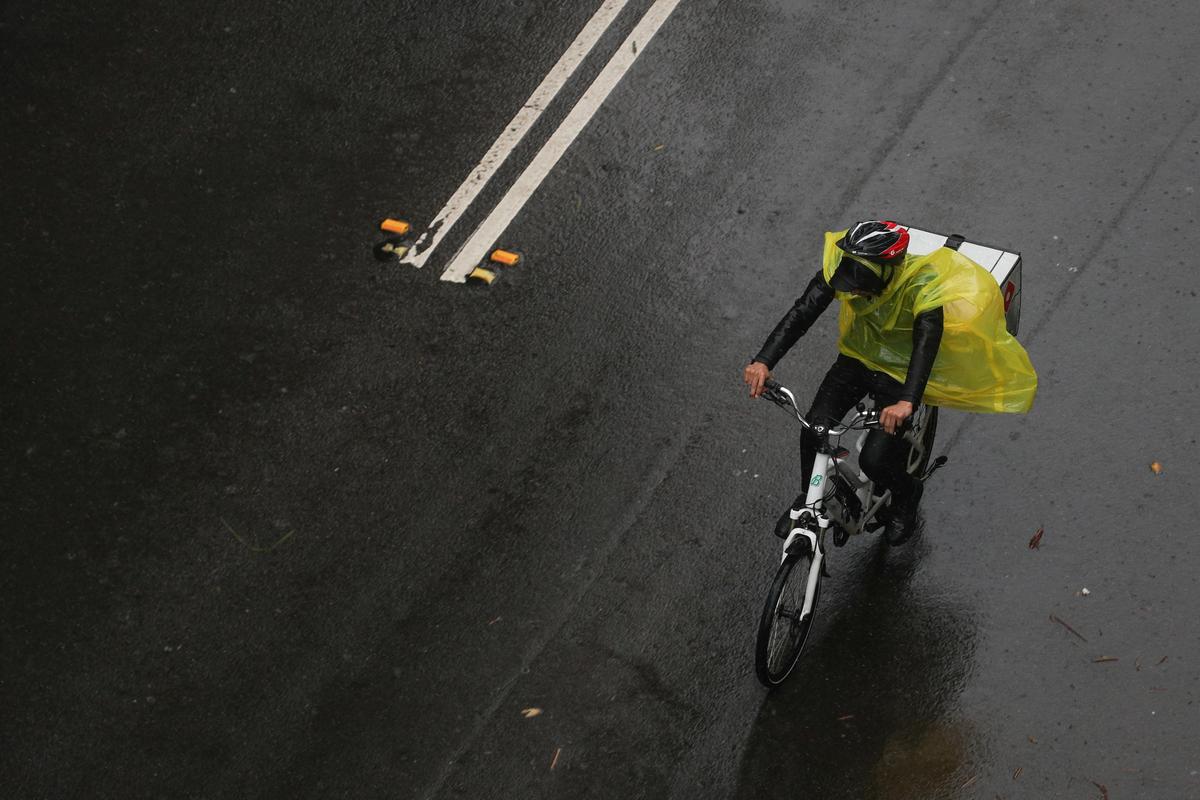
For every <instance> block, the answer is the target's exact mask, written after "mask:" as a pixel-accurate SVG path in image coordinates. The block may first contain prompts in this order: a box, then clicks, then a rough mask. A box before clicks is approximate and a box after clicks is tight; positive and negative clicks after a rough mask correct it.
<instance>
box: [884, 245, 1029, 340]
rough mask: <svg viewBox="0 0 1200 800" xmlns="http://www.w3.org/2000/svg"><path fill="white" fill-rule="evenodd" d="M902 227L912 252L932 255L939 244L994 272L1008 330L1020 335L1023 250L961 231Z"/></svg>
mask: <svg viewBox="0 0 1200 800" xmlns="http://www.w3.org/2000/svg"><path fill="white" fill-rule="evenodd" d="M901 227H903V228H907V229H908V236H909V242H908V252H909V253H911V254H912V255H917V256H923V255H928V254H929V253H932V252H933V251H934V250H937V249H938V248H939V247H949V248H950V249H952V250H957V251H958V252H960V253H962V254H963V255H964V256H966V257H967V258H969V259H971V260H972V261H974V262H975V263H976V264H978V265H979V266H981V267H983V268H984V269H986V270H987V271H988V272H990V273H991V274H992V277H993V278H995V279H996V283H997V284H999V285H1000V296H1001V297H1002V298H1004V319H1005V322H1006V323H1007V325H1006V327H1007V328H1008V332H1009V333H1011V334H1012V335H1013V336H1016V335H1017V328H1018V327H1019V326H1020V324H1021V254H1020V253H1015V252H1012V251H1011V250H1002V249H1001V248H999V247H991V246H989V245H983V244H976V243H974V242H968V241H967V240H966V239H964V238H963V237H962V236H959V235H957V234H955V235H952V236H945V235H943V234H940V233H930V232H929V231H923V230H920V229H919V228H913V227H911V226H909V225H903V224H902V225H901Z"/></svg>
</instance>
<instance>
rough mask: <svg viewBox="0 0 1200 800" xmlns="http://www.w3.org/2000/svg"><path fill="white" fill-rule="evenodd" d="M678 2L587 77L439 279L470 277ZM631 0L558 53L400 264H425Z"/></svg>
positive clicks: (650, 15)
mask: <svg viewBox="0 0 1200 800" xmlns="http://www.w3.org/2000/svg"><path fill="white" fill-rule="evenodd" d="M680 2H681V0H656V1H655V3H654V5H652V6H651V7H650V9H649V10H648V11H647V12H646V14H645V15H644V16H643V17H642V19H641V20H640V21H639V22H638V24H637V25H636V26H635V27H634V29H633V31H632V32H631V33H630V34H629V36H628V37H626V39H625V41H624V42H623V43H622V44H621V47H620V49H618V50H617V52H616V54H615V55H613V57H612V58H611V59H609V62H608V63H607V64H606V65H605V66H604V69H603V70H601V71H600V74H599V75H598V76H596V79H595V80H594V81H592V85H591V86H589V87H588V89H587V91H586V92H585V93H584V95H583V97H581V98H580V99H579V102H578V103H576V104H575V107H574V108H572V109H571V111H570V113H569V114H567V117H566V119H564V120H563V121H562V124H560V125H559V126H558V130H556V131H555V132H554V134H553V135H552V136H551V137H550V139H549V140H548V141H547V142H546V144H544V145H543V146H542V149H541V150H540V151H538V154H537V155H536V156H534V158H533V161H531V162H530V163H529V166H528V167H526V168H525V171H524V172H522V173H521V176H520V177H519V178H517V181H516V183H514V184H513V185H512V187H511V188H510V189H509V190H508V192H507V193H506V194H505V195H504V197H503V199H501V201H500V203H499V204H498V205H497V206H496V207H495V208H494V209H493V210H492V213H491V214H489V215H488V217H487V219H485V220H484V221H483V223H482V224H481V225H480V226H479V228H478V229H477V230H476V231H475V233H474V234H472V235H471V238H470V239H468V240H467V243H466V244H464V245H463V246H462V248H461V249H460V250H459V251H458V253H457V255H455V256H454V258H453V259H452V260H451V262H450V264H449V266H447V267H446V270H445V271H444V272H443V273H442V280H444V281H453V282H455V283H463V282H465V281H466V279H467V276H468V275H469V274H470V273H471V271H472V270H473V269H474V268H475V267H476V265H478V264H479V262H480V261H482V260H483V258H484V257H485V256H486V255H487V251H488V249H489V248H490V247H491V246H492V245H493V244H495V242H496V240H497V239H498V238H499V237H500V235H501V234H503V233H504V230H505V229H506V228H507V227H508V226H509V224H510V223H511V222H512V221H513V218H515V217H516V215H517V214H518V213H519V212H520V210H521V208H522V207H523V206H524V205H525V203H526V201H527V200H529V198H530V197H531V196H532V195H533V193H534V192H535V191H537V188H538V186H540V185H541V183H542V181H543V180H545V178H546V176H547V175H549V174H550V171H551V170H552V169H553V168H554V165H555V164H557V163H558V160H559V159H560V158H562V155H563V153H565V152H566V151H567V148H568V147H570V145H571V143H572V142H573V141H575V138H576V137H577V136H578V135H579V133H580V131H582V130H583V129H584V127H585V126H586V125H587V123H588V121H589V120H591V118H592V117H593V116H594V115H595V113H596V111H597V110H599V108H600V106H601V104H603V103H604V101H605V99H606V98H607V97H608V95H609V94H610V93H611V92H612V90H613V88H614V87H616V85H617V84H618V83H619V82H620V80H621V78H622V77H624V75H625V73H626V72H627V71H628V70H629V68H630V67H631V66H632V65H633V62H634V61H636V60H637V57H638V56H639V55H640V54H641V53H642V52H643V51H644V50H645V49H646V46H647V45H648V44H649V43H650V40H651V39H652V38H654V35H655V34H656V33H658V30H659V28H661V27H662V24H663V23H664V22H666V20H667V18H668V17H669V16H671V12H673V11H674V10H675V7H676V6H678V5H679V3H680ZM628 3H629V0H606V2H605V3H604V4H603V5H601V6H600V9H599V10H598V11H597V12H596V13H595V14H594V15H593V16H592V18H591V19H590V20H589V21H588V23H587V25H585V26H584V28H583V30H582V31H580V33H579V36H577V37H576V38H575V41H574V42H572V43H571V46H570V47H568V48H567V51H566V52H565V53H563V55H562V57H561V58H559V60H558V63H557V64H555V66H554V68H553V69H552V70H551V71H550V73H549V74H548V75H547V76H546V77H545V78H544V79H543V80H542V82H541V84H540V85H539V86H538V88H537V89H536V90H535V91H534V93H533V94H532V95H531V96H530V98H529V100H528V101H527V102H526V103H525V105H524V106H523V107H522V108H521V110H520V111H518V112H517V115H516V116H515V117H513V119H512V122H510V123H509V124H508V126H507V127H506V128H505V129H504V132H503V133H501V134H500V137H499V138H497V139H496V141H495V143H493V144H492V146H491V148H490V149H489V150H488V152H487V154H486V155H484V157H483V160H481V161H480V162H479V164H478V165H477V166H476V167H475V169H474V170H472V171H471V174H470V176H468V178H467V180H466V181H464V182H463V184H462V185H461V186H460V187H459V188H458V191H456V192H455V193H454V195H453V196H452V197H451V198H450V200H449V202H447V203H446V206H445V207H444V208H443V209H442V210H441V212H439V214H438V216H437V217H435V218H434V221H433V222H432V223H431V224H430V226H429V228H428V229H427V230H426V231H425V233H423V234H421V237H420V238H419V239H418V240H417V243H416V245H415V246H414V247H413V248H412V250H411V251H410V252H409V254H408V255H407V256H406V257H405V258H404V259H402V261H403V262H404V263H407V264H412V265H413V266H416V267H421V266H424V264H425V262H426V261H427V260H428V259H429V256H430V255H431V254H432V253H433V251H434V249H435V248H436V247H437V245H438V243H439V242H440V241H441V240H442V238H443V237H445V235H446V234H447V233H448V232H449V231H450V229H451V228H452V227H453V226H454V223H456V222H457V221H458V219H459V218H460V217H461V216H462V215H463V213H465V212H466V210H467V207H468V206H470V204H471V202H472V201H473V200H474V199H475V198H476V197H477V196H478V195H479V193H480V192H481V191H482V190H483V187H484V186H486V185H487V183H488V181H489V180H491V178H492V176H493V175H495V173H496V171H497V170H498V169H499V168H500V165H501V164H503V163H504V161H505V159H507V158H508V156H509V154H510V153H512V151H513V149H514V148H516V146H517V144H518V143H519V142H520V141H521V139H522V138H523V137H524V136H525V134H526V133H527V132H528V131H529V129H530V128H532V127H533V124H534V123H535V122H536V121H537V119H538V118H539V117H540V116H541V115H542V111H544V110H545V108H546V107H547V106H548V105H549V104H550V102H551V101H552V100H553V99H554V97H555V95H557V94H558V92H559V90H560V89H562V87H563V85H564V84H566V82H567V80H568V79H569V78H570V77H571V75H572V74H574V72H575V70H576V69H577V68H578V67H579V65H580V64H581V63H582V62H583V60H584V59H585V58H586V57H587V55H588V53H590V52H591V50H592V49H593V48H594V47H595V45H596V42H597V41H599V39H600V37H601V36H602V35H603V34H604V32H605V31H606V30H608V28H609V26H611V24H612V22H613V20H615V19H616V17H617V15H618V14H620V12H621V10H622V9H623V8H624V7H625V6H626V5H628Z"/></svg>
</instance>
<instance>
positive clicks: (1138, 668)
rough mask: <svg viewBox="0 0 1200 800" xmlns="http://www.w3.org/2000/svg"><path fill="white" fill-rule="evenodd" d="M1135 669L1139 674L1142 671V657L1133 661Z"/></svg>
mask: <svg viewBox="0 0 1200 800" xmlns="http://www.w3.org/2000/svg"><path fill="white" fill-rule="evenodd" d="M1133 668H1134V669H1135V670H1136V671H1138V672H1141V671H1142V657H1141V656H1138V657H1137V658H1135V659H1134V660H1133Z"/></svg>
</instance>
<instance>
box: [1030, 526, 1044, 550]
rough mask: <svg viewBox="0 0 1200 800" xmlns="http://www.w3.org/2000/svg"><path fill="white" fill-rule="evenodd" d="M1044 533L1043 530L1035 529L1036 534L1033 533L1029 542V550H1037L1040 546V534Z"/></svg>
mask: <svg viewBox="0 0 1200 800" xmlns="http://www.w3.org/2000/svg"><path fill="white" fill-rule="evenodd" d="M1045 532H1046V529H1045V528H1038V529H1037V533H1035V534H1034V535H1033V538H1032V539H1030V540H1029V549H1030V550H1037V549H1038V548H1039V547H1041V546H1042V534H1043V533H1045Z"/></svg>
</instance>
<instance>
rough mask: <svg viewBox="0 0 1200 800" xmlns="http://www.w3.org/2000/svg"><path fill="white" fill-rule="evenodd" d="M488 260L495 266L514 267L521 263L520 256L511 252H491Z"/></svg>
mask: <svg viewBox="0 0 1200 800" xmlns="http://www.w3.org/2000/svg"><path fill="white" fill-rule="evenodd" d="M490 258H491V259H492V261H495V262H496V263H497V264H503V265H504V266H506V267H515V266H516V265H517V264H518V263H520V261H521V254H520V253H514V252H512V251H511V250H493V251H492V255H491V256H490Z"/></svg>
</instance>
